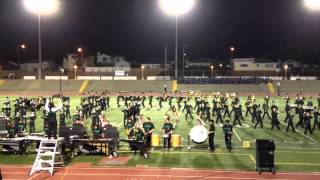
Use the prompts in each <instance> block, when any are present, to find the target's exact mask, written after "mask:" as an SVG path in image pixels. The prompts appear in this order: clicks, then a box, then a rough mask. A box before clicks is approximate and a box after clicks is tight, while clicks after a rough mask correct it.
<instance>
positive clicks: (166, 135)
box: [162, 117, 173, 149]
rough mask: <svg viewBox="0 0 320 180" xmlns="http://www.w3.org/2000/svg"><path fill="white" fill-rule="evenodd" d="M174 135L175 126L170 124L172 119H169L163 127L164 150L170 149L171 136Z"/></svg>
mask: <svg viewBox="0 0 320 180" xmlns="http://www.w3.org/2000/svg"><path fill="white" fill-rule="evenodd" d="M172 133H173V124H172V123H171V122H170V118H169V117H167V118H166V120H165V123H164V124H163V127H162V134H163V149H166V148H167V149H170V146H171V135H172Z"/></svg>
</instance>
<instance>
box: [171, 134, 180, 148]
mask: <svg viewBox="0 0 320 180" xmlns="http://www.w3.org/2000/svg"><path fill="white" fill-rule="evenodd" d="M171 145H172V147H180V145H181V136H180V135H177V134H174V135H172V136H171Z"/></svg>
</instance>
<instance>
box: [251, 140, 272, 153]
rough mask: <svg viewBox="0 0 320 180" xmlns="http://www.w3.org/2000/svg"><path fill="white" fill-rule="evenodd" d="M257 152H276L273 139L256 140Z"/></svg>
mask: <svg viewBox="0 0 320 180" xmlns="http://www.w3.org/2000/svg"><path fill="white" fill-rule="evenodd" d="M256 149H257V150H271V151H274V150H275V145H274V142H273V140H272V139H257V140H256Z"/></svg>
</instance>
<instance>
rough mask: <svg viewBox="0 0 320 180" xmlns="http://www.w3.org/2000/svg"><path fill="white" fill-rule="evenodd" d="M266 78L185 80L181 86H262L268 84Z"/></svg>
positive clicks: (181, 82)
mask: <svg viewBox="0 0 320 180" xmlns="http://www.w3.org/2000/svg"><path fill="white" fill-rule="evenodd" d="M269 81H270V80H269V79H266V78H183V79H179V80H178V83H179V84H261V83H268V82H269Z"/></svg>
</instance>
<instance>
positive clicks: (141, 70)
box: [141, 65, 144, 80]
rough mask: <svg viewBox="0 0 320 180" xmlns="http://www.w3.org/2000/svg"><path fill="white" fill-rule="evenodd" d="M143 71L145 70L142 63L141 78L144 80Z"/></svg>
mask: <svg viewBox="0 0 320 180" xmlns="http://www.w3.org/2000/svg"><path fill="white" fill-rule="evenodd" d="M143 71H144V65H141V79H142V80H144V74H143Z"/></svg>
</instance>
